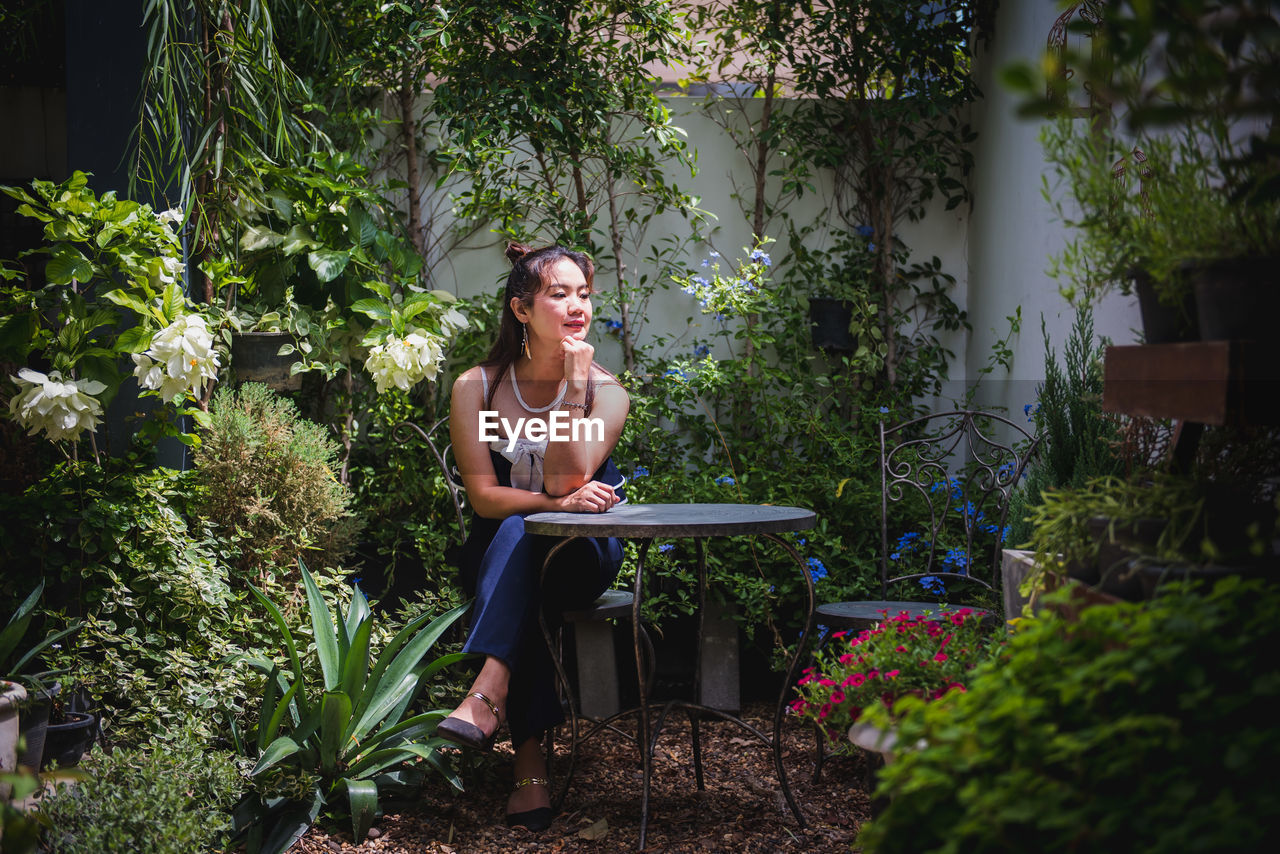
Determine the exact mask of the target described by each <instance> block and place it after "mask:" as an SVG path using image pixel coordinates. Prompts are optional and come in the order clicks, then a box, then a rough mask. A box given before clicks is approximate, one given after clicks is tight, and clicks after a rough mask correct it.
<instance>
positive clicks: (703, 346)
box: [693, 344, 711, 356]
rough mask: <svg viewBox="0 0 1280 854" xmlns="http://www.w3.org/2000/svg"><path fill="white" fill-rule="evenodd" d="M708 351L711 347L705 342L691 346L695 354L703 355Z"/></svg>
mask: <svg viewBox="0 0 1280 854" xmlns="http://www.w3.org/2000/svg"><path fill="white" fill-rule="evenodd" d="M710 352H711V348H710V347H709V346H708V345H706V344H699V345H698V346H697V347H694V348H693V355H695V356H705V355H707V354H708V353H710Z"/></svg>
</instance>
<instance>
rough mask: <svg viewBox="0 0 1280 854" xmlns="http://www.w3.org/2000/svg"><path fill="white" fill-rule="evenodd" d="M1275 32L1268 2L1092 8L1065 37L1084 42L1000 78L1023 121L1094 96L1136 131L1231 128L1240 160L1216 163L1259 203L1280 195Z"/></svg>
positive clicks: (1163, 0)
mask: <svg viewBox="0 0 1280 854" xmlns="http://www.w3.org/2000/svg"><path fill="white" fill-rule="evenodd" d="M1060 5H1063V6H1066V5H1067V3H1066V2H1065V0H1064V2H1062V3H1060ZM1095 22H1096V23H1095ZM1278 29H1280V16H1278V15H1277V10H1276V8H1275V4H1274V3H1272V2H1270V0H1230V2H1225V3H1223V2H1216V0H1119V2H1111V3H1106V4H1097V6H1096V10H1095V15H1094V16H1093V17H1092V20H1090V19H1077V20H1074V21H1073V22H1072V25H1071V27H1070V32H1071V34H1072V35H1074V36H1083V37H1084V38H1080V39H1078V40H1075V39H1073V40H1072V43H1070V44H1069V45H1068V47H1067V49H1066V50H1065V52H1064V53H1063V55H1061V56H1059V55H1056V54H1055V53H1053V52H1046V54H1045V57H1044V60H1043V61H1042V62H1040V63H1038V64H1032V63H1026V62H1024V63H1018V64H1016V65H1013V66H1011V67H1010V68H1007V69H1005V71H1004V78H1005V82H1006V84H1007V85H1010V86H1011V87H1012V88H1014V89H1015V90H1016V91H1017V92H1018V93H1019V95H1021V96H1022V99H1023V102H1022V104H1021V105H1020V112H1022V113H1023V114H1028V115H1043V114H1046V113H1053V112H1058V111H1061V110H1063V109H1064V108H1068V107H1069V106H1070V104H1072V103H1073V102H1078V99H1079V97H1080V95H1081V93H1083V92H1090V93H1096V94H1097V95H1098V96H1099V97H1100V98H1101V99H1102V108H1103V109H1107V110H1109V109H1111V106H1112V104H1115V105H1121V106H1123V108H1124V111H1123V115H1124V120H1125V122H1126V124H1127V125H1128V126H1129V128H1130V129H1131V130H1133V131H1135V132H1136V131H1142V130H1144V129H1150V130H1153V131H1156V132H1158V131H1159V130H1160V129H1161V128H1164V127H1168V126H1174V127H1178V126H1184V127H1185V126H1190V125H1195V124H1197V123H1200V122H1205V121H1207V122H1222V123H1224V124H1226V125H1227V126H1230V127H1234V128H1235V130H1236V131H1238V132H1239V133H1238V135H1237V139H1238V140H1239V142H1240V147H1239V149H1238V153H1239V155H1240V156H1238V157H1235V156H1231V157H1227V158H1224V159H1223V160H1221V161H1220V165H1221V166H1222V167H1223V168H1225V169H1227V170H1228V171H1229V172H1231V173H1232V174H1231V177H1230V178H1229V184H1230V185H1231V186H1232V187H1233V188H1235V191H1236V192H1234V193H1232V194H1231V195H1232V197H1233V198H1236V199H1237V200H1239V199H1247V200H1249V201H1248V202H1247V203H1252V202H1255V201H1256V202H1264V203H1265V202H1268V201H1274V200H1275V198H1276V196H1277V192H1280V186H1278V183H1277V182H1278V181H1280V169H1278V168H1277V162H1276V149H1275V140H1274V138H1272V137H1270V136H1269V134H1268V131H1267V127H1268V126H1269V125H1270V123H1271V122H1272V121H1274V118H1275V115H1276V110H1277V101H1276V97H1275V93H1276V92H1277V91H1280V71H1278V69H1280V62H1277V58H1278V57H1277V53H1278V50H1280V49H1278V48H1277V41H1276V38H1275V34H1276V32H1277V30H1278ZM1095 47H1096V48H1097V49H1095ZM1037 66H1038V67H1037ZM1067 69H1071V73H1070V74H1068V73H1067Z"/></svg>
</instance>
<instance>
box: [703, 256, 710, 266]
mask: <svg viewBox="0 0 1280 854" xmlns="http://www.w3.org/2000/svg"><path fill="white" fill-rule="evenodd" d="M702 266H704V267H710V266H711V259H710V258H703V259H702Z"/></svg>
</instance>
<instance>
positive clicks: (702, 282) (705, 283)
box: [692, 276, 711, 288]
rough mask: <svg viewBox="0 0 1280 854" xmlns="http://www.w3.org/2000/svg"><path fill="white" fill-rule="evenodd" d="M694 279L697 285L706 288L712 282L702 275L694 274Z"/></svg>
mask: <svg viewBox="0 0 1280 854" xmlns="http://www.w3.org/2000/svg"><path fill="white" fill-rule="evenodd" d="M692 281H693V283H694V284H695V285H697V286H698V287H700V288H705V287H707V286H709V285H710V284H711V283H710V282H708V281H707V280H706V279H704V278H702V277H701V276H694V277H693V279H692Z"/></svg>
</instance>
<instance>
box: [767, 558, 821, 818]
mask: <svg viewBox="0 0 1280 854" xmlns="http://www.w3.org/2000/svg"><path fill="white" fill-rule="evenodd" d="M761 536H763V537H766V538H768V539H770V540H772V541H773V542H775V543H777V544H778V545H780V546H782V548H783V549H785V550H786V552H787V554H789V555H791V558H792V559H793V560H794V561H795V562H796V566H798V567H799V568H800V576H801V578H803V579H804V583H805V589H806V591H807V593H808V599H807V607H806V609H805V621H804V632H803V633H802V634H801V635H800V641H799V643H797V644H796V651H795V653H794V654H793V655H792V656H791V665H790V666H789V667H788V668H787V678H786V679H785V680H784V681H783V683H782V691H781V692H780V693H779V694H778V706H777V708H776V709H775V710H774V713H773V764H774V768H776V769H777V772H778V782H779V784H781V786H782V794H783V796H784V797H785V798H786V799H787V806H789V807H791V812H792V814H793V815H794V816H795V817H796V821H797V822H798V823H799V825H800V827H802V828H803V827H806V824H805V820H804V815H803V814H802V813H801V812H800V806H799V804H797V803H796V799H795V798H794V797H793V796H792V794H791V786H790V784H789V783H788V782H787V769H786V768H784V767H783V765H782V721H783V718H784V717H785V716H786V713H787V696H788V694H790V692H791V690H792V688H793V687H794V686H795V684H796V676H797V675H798V674H797V670H798V669H799V667H800V661H801V659H802V658H803V655H804V648H805V647H806V646H807V645H808V644H809V639H810V638H811V637H812V635H813V609H814V606H815V604H816V601H815V598H814V593H813V576H812V575H810V573H809V570H808V568H807V567H806V566H805V563H804V561H803V560H801V559H800V555H799V553H797V552H796V550H795V549H794V548H793V547H792V546H791V544H790V543H788V542H787V541H786V540H784V539H782V538H781V537H779V536H777V535H775V534H762V535H761Z"/></svg>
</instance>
